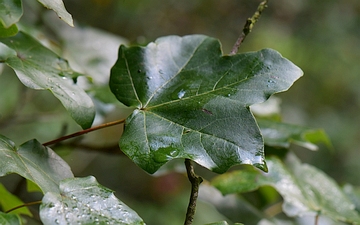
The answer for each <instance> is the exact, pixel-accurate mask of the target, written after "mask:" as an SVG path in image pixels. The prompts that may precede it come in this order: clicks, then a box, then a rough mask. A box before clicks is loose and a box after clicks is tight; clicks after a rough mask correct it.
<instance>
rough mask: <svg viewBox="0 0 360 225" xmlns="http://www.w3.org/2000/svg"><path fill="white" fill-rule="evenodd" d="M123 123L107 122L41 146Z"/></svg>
mask: <svg viewBox="0 0 360 225" xmlns="http://www.w3.org/2000/svg"><path fill="white" fill-rule="evenodd" d="M124 122H125V119H122V120H116V121H112V122H109V123H104V124H101V125H99V126H96V127H91V128H89V129H86V130H82V131H78V132H75V133H72V134H69V135H66V136H63V137H60V138H57V139H55V140H52V141H48V142H46V143H44V144H43V145H44V146H49V145H53V144H56V143H59V142H61V141H64V140H67V139H70V138H74V137H77V136H81V135H83V134H87V133H89V132H92V131H95V130H99V129H102V128H106V127H111V126H115V125H118V124H122V123H124Z"/></svg>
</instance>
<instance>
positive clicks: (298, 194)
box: [0, 0, 360, 225]
mask: <svg viewBox="0 0 360 225" xmlns="http://www.w3.org/2000/svg"><path fill="white" fill-rule="evenodd" d="M38 2H40V3H41V4H42V5H43V6H45V7H46V8H49V9H52V10H53V11H55V13H56V14H57V15H58V17H60V18H61V19H62V20H63V21H65V22H66V23H67V24H68V25H70V26H73V20H72V16H71V15H70V14H69V13H68V12H67V11H66V9H65V7H64V4H63V2H62V1H61V0H56V1H53V0H51V1H50V0H39V1H38ZM104 4H105V3H104ZM22 7H23V6H22V2H21V1H20V0H0V22H1V23H0V63H2V64H4V65H7V66H8V68H7V69H9V68H11V69H12V70H13V71H14V72H15V74H16V76H17V77H18V79H19V80H20V81H21V83H22V84H24V85H25V86H26V87H28V88H30V89H34V90H48V91H49V92H50V93H52V94H53V95H54V96H55V97H56V98H57V99H58V100H59V101H60V102H61V104H62V105H63V106H64V108H65V109H66V111H68V112H69V114H70V115H71V118H72V119H73V120H74V121H75V123H76V124H78V125H80V126H81V127H82V128H83V129H87V128H90V127H91V126H92V125H93V122H94V121H95V122H96V123H98V122H99V121H102V119H103V118H102V116H104V115H107V113H108V112H110V111H111V110H109V109H114V108H115V109H116V110H117V109H118V108H117V107H118V106H119V105H121V107H122V110H121V111H116V110H115V114H117V115H121V116H118V117H121V118H122V119H124V120H120V122H121V121H125V118H126V121H125V128H124V132H123V133H121V132H120V133H119V134H115V135H116V138H117V140H118V139H120V141H119V146H120V148H121V150H122V152H124V153H125V154H126V155H127V156H128V157H129V158H130V159H131V160H132V161H133V162H134V163H135V164H136V165H138V166H139V167H141V168H142V169H143V170H145V171H146V172H148V173H155V172H156V171H158V170H159V169H160V167H162V168H161V169H162V171H161V173H162V174H164V173H169V172H173V171H179V170H178V169H177V168H178V166H177V164H176V163H177V162H178V161H175V163H174V164H172V165H171V166H168V167H165V166H163V165H165V164H166V163H168V162H169V163H170V161H172V160H173V159H184V158H186V159H191V160H193V161H195V162H197V163H198V164H199V165H200V166H202V167H205V168H206V169H208V170H212V171H214V172H217V173H224V174H222V175H218V176H216V177H215V178H213V179H211V180H210V182H209V181H206V180H205V181H204V185H203V186H200V193H201V191H202V190H205V188H206V187H210V186H211V187H216V188H217V189H218V190H220V191H221V193H222V194H223V195H224V196H225V197H223V198H224V199H225V198H226V197H229V199H231V200H232V201H230V202H229V203H231V204H232V205H231V207H232V208H236V204H233V203H234V202H235V203H239V202H241V203H242V206H243V208H241V209H239V211H241V212H245V211H246V212H247V213H246V217H249V218H256V219H255V220H256V221H255V220H254V221H251V222H249V224H250V223H254V224H255V223H258V224H265V223H266V222H268V223H269V224H299V223H295V222H294V221H295V219H296V218H300V217H302V216H308V215H310V216H313V217H314V218H318V217H319V216H322V217H324V218H328V219H330V220H331V221H334V223H340V222H347V223H351V224H359V223H360V216H359V213H358V210H359V208H360V204H359V202H360V201H359V199H360V197H359V196H360V195H359V191H358V189H356V188H355V187H353V186H351V185H347V186H345V187H344V188H341V187H339V185H338V184H337V183H336V182H335V181H334V180H333V179H332V178H330V177H329V176H327V175H326V174H325V173H323V172H321V171H320V170H319V169H317V168H315V167H314V166H311V165H308V164H305V163H304V164H303V163H301V162H300V160H299V159H298V158H297V157H296V156H295V155H294V153H292V152H291V146H292V145H298V146H301V147H305V148H308V149H310V150H316V149H317V146H316V145H315V144H318V143H323V144H325V145H326V146H328V147H329V148H331V143H330V141H329V139H328V138H327V136H326V134H325V133H324V132H323V131H322V130H319V129H310V128H307V127H302V126H298V125H291V124H287V123H282V122H281V120H280V118H281V116H280V115H279V114H278V113H275V114H271V115H260V114H259V115H257V113H256V112H255V110H253V109H251V108H250V106H251V105H253V104H256V103H262V102H264V101H266V100H267V99H268V98H269V97H270V96H271V95H273V94H275V93H279V92H283V91H286V90H288V89H289V88H290V86H292V84H293V83H294V82H295V81H296V80H297V79H298V78H300V77H301V76H302V71H301V70H300V69H299V68H298V67H297V66H295V65H294V64H293V63H292V62H290V61H289V60H287V59H285V58H283V57H282V56H281V55H280V54H279V53H278V52H276V51H275V50H271V49H263V50H260V51H256V52H247V53H241V54H235V55H231V56H230V55H224V54H223V53H222V50H221V45H220V42H219V41H218V40H216V39H214V38H210V37H207V36H204V35H188V36H184V37H179V36H166V37H161V38H158V39H157V40H156V41H155V42H151V43H149V44H148V45H146V46H144V47H139V46H133V47H125V46H124V45H121V46H120V48H119V51H118V55H116V52H115V50H116V49H117V48H118V46H119V45H120V44H124V43H127V41H126V40H124V39H122V38H119V37H116V36H113V35H107V34H105V33H104V32H101V31H98V30H95V29H93V28H81V29H76V30H73V28H71V29H70V28H69V27H64V26H63V25H60V24H58V22H54V21H53V20H52V19H44V20H46V21H43V22H44V25H45V24H47V26H48V28H50V30H51V29H52V32H53V33H52V35H54V36H56V38H58V39H59V40H56V38H55V41H60V42H61V44H59V45H58V44H54V43H53V41H54V40H51V41H49V40H48V39H46V38H44V37H43V36H46V32H45V33H43V31H39V30H37V28H35V27H34V26H33V25H31V24H30V25H29V24H28V25H24V24H23V23H22V21H20V22H19V20H20V19H21V17H22V14H23V9H22ZM44 18H46V17H45V16H44ZM44 39H45V40H44ZM100 39H101V40H103V42H96V41H97V40H100ZM95 43H96V44H95ZM54 46H55V47H54ZM111 67H112V68H111ZM74 68H75V69H74ZM0 69H1V70H0V72H2V67H1V68H0ZM4 71H5V70H4ZM109 75H110V77H109ZM1 78H3V77H0V79H1ZM7 86H8V87H10V88H13V87H15V85H13V84H11V85H10V84H9V85H5V84H2V86H1V87H2V88H3V87H4V88H6V87H7ZM111 92H112V93H111ZM12 94H13V93H10V94H8V95H12ZM8 95H5V96H8ZM113 95H115V97H116V98H117V100H118V101H116V100H115V99H114V96H113ZM1 97H2V96H0V98H1ZM11 99H16V100H17V101H19V102H20V101H21V103H19V104H18V105H21V106H19V108H20V107H24V106H23V105H26V103H27V101H28V99H27V98H24V99H20V98H19V99H17V97H12V98H11ZM5 100H7V99H5ZM0 104H2V105H1V106H5V107H6V108H8V107H10V106H12V105H11V104H10V103H8V102H5V103H2V102H1V101H0ZM45 104H46V103H45ZM122 104H124V105H125V106H127V107H128V108H126V109H124V106H123V105H122ZM42 107H46V106H43V105H42ZM50 107H51V106H50ZM22 109H23V108H20V109H18V110H20V111H21V110H22ZM35 109H36V106H35ZM10 111H11V110H10V109H6V113H5V114H4V115H0V126H2V127H5V128H6V127H9V126H12V125H13V124H12V123H16V122H18V121H16V115H11V112H10ZM2 112H3V111H2ZM129 114H130V115H129ZM253 114H255V117H254V115H253ZM95 115H96V116H97V117H96V120H95V119H94V118H95ZM3 117H4V118H3ZM53 118H55V120H56V119H57V118H58V117H57V116H55V117H53ZM22 119H23V118H22ZM30 119H32V118H31V116H30ZM3 120H6V121H7V123H4V124H5V125H4V124H1V122H3ZM35 122H37V121H35ZM120 122H118V123H120ZM118 123H117V124H118ZM69 124H70V125H71V122H67V124H65V126H64V127H65V128H66V125H69ZM107 126H110V125H107V124H105V125H103V127H107ZM98 128H99V127H95V128H90V129H87V130H85V131H83V133H81V132H80V134H85V133H86V132H90V131H93V130H95V129H98ZM100 128H102V127H101V126H100ZM49 131H51V132H53V133H55V132H54V131H53V130H51V129H49ZM2 132H3V131H2ZM27 132H29V133H30V132H32V130H28V131H27ZM65 132H66V131H65ZM63 133H64V132H61V135H60V136H62V138H63V139H67V137H65V138H64V134H63ZM30 135H31V134H30ZM55 135H58V134H56V133H55V134H54V136H55ZM109 135H114V134H112V133H111V134H110V133H107V134H106V135H105V136H109ZM6 136H7V135H6ZM9 137H10V136H9ZM33 138H37V139H40V138H42V137H33ZM11 139H12V138H11ZM11 139H10V138H7V137H5V136H3V135H0V159H1V160H0V176H1V177H3V176H7V175H9V174H12V173H15V174H18V175H20V176H21V177H23V178H25V179H26V181H27V184H28V189H27V191H29V192H32V191H38V190H39V188H40V190H41V192H42V193H40V195H41V197H42V201H41V205H40V207H39V215H40V220H41V222H42V223H43V224H45V225H47V224H49V225H50V224H145V222H144V221H143V219H142V218H141V217H140V216H139V215H138V214H137V213H136V212H135V211H134V210H133V209H131V208H130V207H128V206H127V205H126V204H125V203H123V202H122V201H121V200H119V199H118V198H117V197H116V196H115V195H114V191H112V190H110V189H108V188H106V187H104V186H102V185H101V184H99V183H98V182H97V181H96V179H95V178H94V177H92V176H87V177H84V178H78V177H74V175H73V172H72V171H71V168H70V166H69V164H68V163H70V162H71V160H68V161H66V160H64V158H67V157H68V155H67V154H68V152H69V150H73V149H75V148H77V147H78V146H77V144H79V143H80V144H79V145H80V146H81V147H80V148H82V149H85V150H86V149H96V148H97V146H96V144H93V143H96V142H99V141H101V139H102V137H96V138H89V139H92V140H89V139H85V140H83V141H82V142H81V141H80V140H77V139H75V140H74V141H72V142H69V145H68V146H67V145H66V144H64V146H61V145H58V146H54V147H53V149H54V150H55V151H54V150H52V149H51V148H49V147H47V145H48V144H47V143H45V144H41V143H40V142H39V141H37V140H36V139H32V140H29V141H26V142H25V143H24V144H22V145H20V146H19V147H17V145H16V144H15V143H14V142H13V141H12V140H11ZM63 139H61V138H60V139H57V140H55V141H54V142H53V143H58V142H60V140H63ZM87 142H89V143H90V145H89V146H86V144H85V145H84V143H87ZM62 147H64V148H62ZM264 149H265V152H264ZM284 149H285V150H286V151H283V150H284ZM270 150H271V151H270ZM110 153H113V152H111V151H110ZM265 153H267V154H269V155H277V156H281V157H277V156H270V157H267V158H265ZM60 155H61V156H60ZM114 158H115V157H114ZM75 161H76V162H72V164H80V165H81V164H84V163H88V161H90V159H89V158H87V157H84V158H77V159H75ZM173 162H174V161H172V163H173ZM238 164H249V165H252V166H255V167H252V166H245V165H242V166H240V167H234V170H233V171H231V172H227V170H228V169H229V168H230V167H233V166H235V165H238ZM256 167H257V168H256ZM238 168H241V169H238ZM187 169H188V168H187ZM259 169H261V170H259ZM182 170H183V167H182ZM111 172H115V171H106V172H105V176H104V177H110V178H111V179H113V180H116V179H115V177H114V176H113V174H112V173H111ZM128 173H129V174H125V176H127V175H130V177H131V178H134V177H132V176H133V174H132V171H131V172H128ZM158 175H159V173H158ZM171 175H173V174H171ZM211 176H212V177H213V176H214V174H211ZM121 185H122V186H127V183H123V184H121ZM162 185H163V186H164V188H163V189H161V190H162V191H163V193H161V194H162V195H163V196H164V199H166V201H169V200H168V199H167V198H166V191H168V190H167V188H168V186H167V183H166V182H164V183H160V185H159V186H162ZM269 186H271V187H273V189H274V190H273V189H270V188H269ZM212 189H214V190H215V188H212ZM9 190H10V189H9ZM150 192H151V190H150V188H149V193H148V195H149V196H151V195H152V193H150ZM277 193H278V194H277ZM38 194H39V193H38ZM252 194H253V195H254V196H260V198H256V197H254V196H252V197H253V198H250V197H251V196H250V197H249V195H252ZM196 195H197V193H196ZM279 195H280V196H281V197H282V200H279V199H278V196H279ZM0 196H1V199H0V209H1V211H0V224H27V221H28V219H29V218H31V217H32V216H33V215H32V214H31V213H30V210H29V208H28V205H26V204H25V203H23V201H22V199H20V198H18V197H20V196H17V195H13V194H11V193H10V192H9V191H8V190H7V189H6V187H5V186H3V185H2V184H0ZM211 197H214V196H211ZM247 198H250V199H251V201H246V199H247ZM259 199H260V200H259ZM212 200H213V205H217V204H216V202H215V200H216V199H215V197H214V199H212ZM276 201H278V202H276ZM282 201H283V202H282ZM24 202H25V201H24ZM271 204H273V206H274V205H275V206H276V205H277V204H282V210H281V212H282V213H284V214H285V215H286V217H285V216H284V215H283V216H279V217H278V215H277V214H279V213H276V214H274V215H270V216H269V213H267V212H263V211H264V210H263V209H264V208H266V207H268V206H269V205H271ZM217 206H218V205H217ZM15 207H20V208H19V209H16V210H14V211H12V209H14V208H15ZM141 207H143V205H141ZM244 208H246V209H244ZM270 208H271V207H270ZM211 210H215V209H211ZM226 210H228V209H226ZM226 210H224V208H223V209H222V210H220V209H219V212H221V213H223V214H225V213H224V211H226ZM265 211H266V210H265ZM268 211H269V210H268ZM6 212H7V213H6ZM24 215H26V216H27V217H24ZM156 216H161V214H159V215H156ZM224 217H225V216H223V217H221V218H219V219H217V220H214V221H221V220H224ZM34 218H36V216H35V217H34ZM294 218H295V219H294ZM34 220H36V219H34ZM239 220H240V221H238V219H236V221H231V220H230V219H229V220H228V221H221V222H213V223H208V222H204V223H207V224H208V225H211V224H212V225H217V224H218V225H226V224H231V223H232V222H243V221H248V220H247V218H244V216H242V218H240V219H239ZM249 221H250V220H249ZM170 222H171V221H170ZM29 223H30V222H29ZM236 224H240V223H236Z"/></svg>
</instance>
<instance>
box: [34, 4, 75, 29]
mask: <svg viewBox="0 0 360 225" xmlns="http://www.w3.org/2000/svg"><path fill="white" fill-rule="evenodd" d="M38 2H40V3H41V4H43V6H45V7H46V8H48V9H52V10H54V11H55V12H56V14H57V15H58V16H59V18H60V19H62V20H64V21H65V22H66V23H67V24H69V25H70V26H72V27H73V26H74V21H73V19H72V16H71V14H70V13H68V11H66V9H65V6H64V3H63V1H62V0H38Z"/></svg>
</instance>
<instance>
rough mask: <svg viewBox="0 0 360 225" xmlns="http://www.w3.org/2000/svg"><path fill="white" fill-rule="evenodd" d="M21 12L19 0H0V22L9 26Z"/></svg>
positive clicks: (17, 18)
mask: <svg viewBox="0 0 360 225" xmlns="http://www.w3.org/2000/svg"><path fill="white" fill-rule="evenodd" d="M22 14H23V10H22V5H21V0H0V24H2V25H3V26H4V27H6V28H9V27H10V26H11V25H13V24H14V23H16V22H18V21H19V19H20V18H21V16H22Z"/></svg>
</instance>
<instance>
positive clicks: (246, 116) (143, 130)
mask: <svg viewBox="0 0 360 225" xmlns="http://www.w3.org/2000/svg"><path fill="white" fill-rule="evenodd" d="M301 75H302V71H301V70H300V69H299V68H298V67H296V66H295V65H294V64H292V63H291V62H290V61H288V60H286V59H284V58H283V57H282V56H281V55H280V54H279V53H277V52H276V51H274V50H270V49H265V50H261V51H259V52H251V53H244V54H238V55H233V56H223V55H222V52H221V48H220V43H219V42H218V41H217V40H216V39H213V38H209V37H206V36H202V35H191V36H185V37H178V36H168V37H163V38H159V39H158V40H156V41H155V43H150V44H149V45H148V46H146V47H130V48H126V47H124V46H121V47H120V50H119V57H118V61H117V62H116V64H115V65H114V67H113V68H112V71H111V76H110V87H111V90H112V92H113V93H114V94H115V96H116V97H117V98H118V99H119V101H120V102H122V103H123V104H125V105H127V106H129V107H133V108H135V110H134V112H133V113H132V114H131V115H130V116H129V117H128V118H127V120H126V125H125V131H124V133H123V135H122V137H121V139H120V148H121V149H122V150H123V151H124V153H125V154H127V155H128V156H129V157H130V158H131V159H132V160H133V161H134V162H135V163H136V164H137V165H139V166H140V167H141V168H143V169H144V170H146V171H147V172H149V173H154V172H155V171H156V170H158V169H159V168H160V167H161V166H162V165H163V164H165V163H166V162H167V161H169V160H171V159H174V158H189V159H192V160H194V161H196V162H197V163H199V164H200V165H202V166H204V167H206V168H208V169H211V170H213V171H215V172H219V173H222V172H225V171H226V170H227V169H228V168H230V167H231V166H233V165H236V164H252V165H255V166H257V167H259V168H261V169H263V170H266V164H265V159H264V150H263V140H262V136H261V134H260V131H259V128H258V126H257V124H256V122H255V119H254V117H253V115H252V113H251V112H250V110H249V106H250V105H252V104H254V103H260V102H263V101H265V100H266V99H267V98H268V97H269V96H270V95H272V94H274V93H277V92H281V91H285V90H287V89H288V88H289V87H290V86H291V85H292V84H293V82H294V81H295V80H297V79H298V78H299V77H300V76H301Z"/></svg>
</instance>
